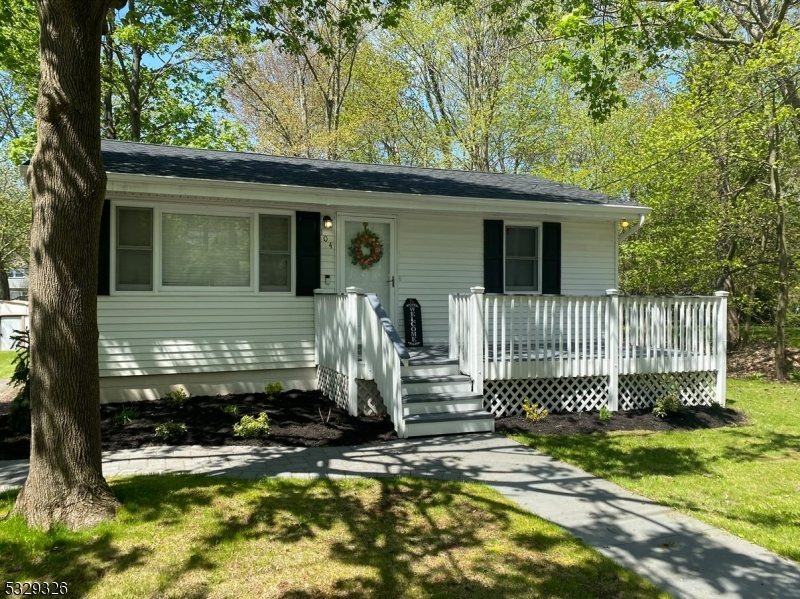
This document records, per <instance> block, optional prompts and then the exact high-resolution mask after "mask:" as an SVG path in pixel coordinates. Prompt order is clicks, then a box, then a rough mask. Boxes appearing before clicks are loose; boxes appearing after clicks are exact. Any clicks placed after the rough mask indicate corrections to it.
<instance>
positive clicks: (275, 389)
mask: <svg viewBox="0 0 800 599" xmlns="http://www.w3.org/2000/svg"><path fill="white" fill-rule="evenodd" d="M281 391H283V385H281V384H280V383H268V384H267V385H266V386H265V387H264V393H266V394H267V396H268V397H269V398H270V399H275V398H276V397H278V395H280V394H281Z"/></svg>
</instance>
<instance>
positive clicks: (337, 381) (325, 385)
mask: <svg viewBox="0 0 800 599" xmlns="http://www.w3.org/2000/svg"><path fill="white" fill-rule="evenodd" d="M317 387H319V390H320V391H322V392H323V393H324V394H325V395H327V396H328V397H330V398H331V400H332V401H333V403H335V404H336V405H337V406H338V407H340V408H342V409H343V410H346V409H347V375H345V374H342V373H340V372H336V371H335V370H331V369H330V368H325V367H324V366H317Z"/></svg>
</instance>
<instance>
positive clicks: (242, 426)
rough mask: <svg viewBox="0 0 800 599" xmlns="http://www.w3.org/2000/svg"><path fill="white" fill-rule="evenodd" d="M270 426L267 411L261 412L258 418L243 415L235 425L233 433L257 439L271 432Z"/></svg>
mask: <svg viewBox="0 0 800 599" xmlns="http://www.w3.org/2000/svg"><path fill="white" fill-rule="evenodd" d="M269 428H270V427H269V418H267V414H266V412H261V413H260V414H259V415H258V417H257V418H253V417H252V416H242V419H241V420H239V422H237V423H236V424H234V425H233V434H234V435H235V436H237V437H243V438H245V439H255V438H257V437H261V436H263V435H266V434H267V433H269Z"/></svg>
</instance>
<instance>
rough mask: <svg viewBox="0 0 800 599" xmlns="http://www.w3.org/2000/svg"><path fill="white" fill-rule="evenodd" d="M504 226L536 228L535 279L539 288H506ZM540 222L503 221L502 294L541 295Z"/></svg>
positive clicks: (541, 236) (541, 228)
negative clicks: (530, 289) (536, 270)
mask: <svg viewBox="0 0 800 599" xmlns="http://www.w3.org/2000/svg"><path fill="white" fill-rule="evenodd" d="M506 227H520V228H527V229H537V230H538V233H537V235H536V241H537V243H538V246H539V247H538V248H536V251H537V252H538V258H537V259H538V261H539V268H538V274H539V280H538V281H537V285H538V288H539V290H538V291H517V290H515V291H509V290H507V289H506ZM542 230H543V227H542V222H541V221H514V220H506V221H503V294H504V295H542V270H543V269H542V247H543V246H542V238H543V235H542Z"/></svg>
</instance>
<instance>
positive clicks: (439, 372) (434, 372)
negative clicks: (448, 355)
mask: <svg viewBox="0 0 800 599" xmlns="http://www.w3.org/2000/svg"><path fill="white" fill-rule="evenodd" d="M451 374H460V373H459V370H458V360H447V361H443V362H439V363H436V364H427V363H425V364H411V365H409V366H403V368H402V369H401V375H402V376H420V377H428V376H448V375H451Z"/></svg>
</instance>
